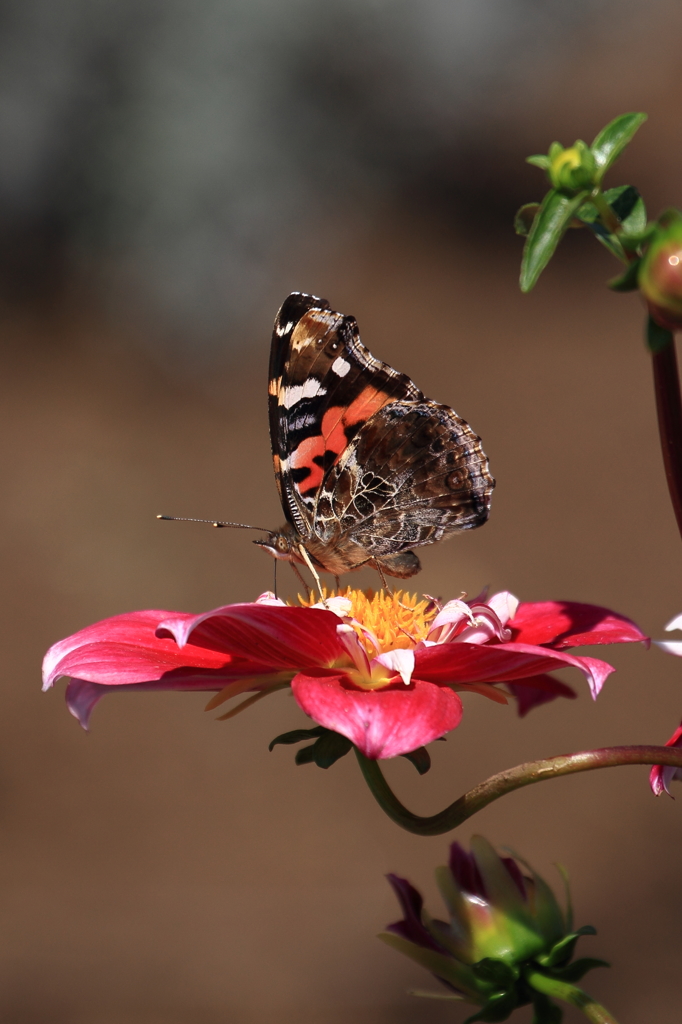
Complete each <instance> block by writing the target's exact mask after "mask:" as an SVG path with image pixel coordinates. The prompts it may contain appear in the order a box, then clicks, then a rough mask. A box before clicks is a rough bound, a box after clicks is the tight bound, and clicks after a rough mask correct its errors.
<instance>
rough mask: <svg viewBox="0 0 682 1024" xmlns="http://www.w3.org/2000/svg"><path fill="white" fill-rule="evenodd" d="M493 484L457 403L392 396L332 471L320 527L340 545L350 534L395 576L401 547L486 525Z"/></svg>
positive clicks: (318, 520) (318, 531) (317, 524)
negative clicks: (453, 405) (393, 399)
mask: <svg viewBox="0 0 682 1024" xmlns="http://www.w3.org/2000/svg"><path fill="white" fill-rule="evenodd" d="M494 485H495V481H494V480H493V478H492V477H491V475H490V471H489V468H488V460H487V458H486V456H485V453H484V452H483V449H482V447H481V441H480V438H479V437H478V436H477V435H476V434H475V433H474V431H473V430H472V429H471V427H470V426H469V425H468V423H466V421H465V420H463V419H462V418H461V417H460V416H458V415H457V413H456V412H454V410H453V409H450V408H449V407H448V406H446V405H439V404H437V403H436V402H431V401H429V400H428V399H423V400H421V401H400V402H394V403H392V404H390V405H387V406H385V407H384V408H382V409H381V410H379V411H378V412H377V413H375V414H374V416H372V417H371V419H369V420H368V421H367V422H366V423H365V424H364V426H363V428H362V429H361V430H360V431H359V433H358V434H357V435H356V436H355V438H354V439H353V441H352V442H351V444H350V445H349V446H348V448H347V449H346V451H345V452H344V453H343V455H342V457H341V458H340V459H339V461H338V462H337V463H336V464H335V465H334V466H333V467H332V468H331V469H330V471H329V473H328V474H327V476H326V478H325V481H324V486H323V488H322V490H321V493H320V496H319V499H318V502H317V509H316V516H315V520H314V526H315V532H316V534H317V535H318V536H319V537H320V539H321V540H322V541H323V543H327V544H333V543H335V544H336V545H337V546H341V547H342V546H343V539H342V538H343V537H347V538H348V540H349V541H350V542H352V545H353V546H354V547H355V546H358V547H359V548H361V549H363V550H364V551H366V552H367V553H368V556H369V557H370V558H372V559H373V560H374V561H378V562H379V563H380V564H381V561H382V559H387V562H386V563H385V565H384V567H385V568H386V570H387V571H388V572H389V574H391V575H393V573H392V572H391V568H390V566H391V559H392V558H393V557H394V556H396V555H398V554H400V553H401V552H405V551H409V550H410V549H412V548H415V547H420V546H422V545H425V544H434V543H435V542H436V541H439V540H442V539H443V538H444V537H447V536H449V535H451V534H453V533H458V532H459V531H461V530H471V529H473V528H475V527H477V526H481V525H482V524H483V523H484V522H485V521H486V519H487V518H488V513H489V510H490V499H491V495H492V490H493V487H494ZM338 531H341V534H342V538H340V539H337V540H334V537H335V534H338ZM339 541H340V543H339ZM399 561H400V560H398V562H396V563H395V564H399ZM406 564H410V563H409V562H408V563H406ZM412 564H414V565H415V566H416V568H415V569H414V570H413V571H414V572H416V571H418V568H419V563H418V561H417V560H416V559H414V560H413V562H412ZM396 574H397V575H402V573H396ZM411 574H412V573H411V572H406V573H405V575H411Z"/></svg>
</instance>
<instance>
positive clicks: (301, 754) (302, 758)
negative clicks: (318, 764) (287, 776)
mask: <svg viewBox="0 0 682 1024" xmlns="http://www.w3.org/2000/svg"><path fill="white" fill-rule="evenodd" d="M314 761H315V744H314V743H311V745H310V746H309V747H301V749H300V750H297V751H296V756H295V757H294V764H313V763H314Z"/></svg>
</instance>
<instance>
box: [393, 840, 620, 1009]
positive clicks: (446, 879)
mask: <svg viewBox="0 0 682 1024" xmlns="http://www.w3.org/2000/svg"><path fill="white" fill-rule="evenodd" d="M522 869H523V870H522ZM525 872H528V874H526V873H525ZM388 878H389V881H390V883H391V885H392V886H393V888H394V890H395V892H396V895H397V896H398V899H399V900H400V903H401V906H402V909H403V913H404V918H403V920H401V921H396V922H395V923H394V924H391V925H389V926H388V930H387V931H386V932H384V933H383V934H382V935H380V936H379V937H380V938H381V939H383V940H384V941H385V942H387V943H388V945H391V946H393V947H394V948H395V949H398V950H399V951H400V952H402V953H405V954H406V955H407V956H409V957H411V958H412V959H413V960H416V961H417V962H418V963H420V964H421V965H422V966H423V967H426V968H427V969H428V970H430V971H431V972H432V974H434V975H435V976H436V977H437V978H438V980H439V981H441V982H443V983H444V984H445V985H446V986H447V987H448V988H449V989H450V991H451V992H452V993H453V998H455V997H456V998H460V999H465V1000H466V1001H468V1002H470V1003H473V1004H475V1005H477V1006H479V1007H482V1008H483V1009H482V1010H481V1011H480V1015H479V1014H476V1016H475V1017H472V1018H471V1020H479V1019H480V1020H498V1021H502V1020H506V1019H507V1016H509V1014H511V1013H512V1012H513V1010H514V1009H516V1008H517V1007H518V1006H523V1005H525V1004H527V1003H533V1004H536V1003H537V1006H536V1010H537V1009H538V1007H539V1006H540V1005H542V1006H546V1001H547V996H546V988H547V985H548V984H549V985H550V986H551V984H553V983H558V982H562V981H563V982H568V983H571V984H572V983H573V982H574V981H576V980H578V979H579V978H580V977H582V975H583V974H584V973H585V972H586V971H587V970H589V969H590V968H591V967H596V966H599V965H602V964H603V961H598V960H591V959H590V960H582V961H580V960H578V961H574V962H573V963H570V961H571V958H572V956H573V951H574V948H575V944H576V942H577V939H578V937H579V936H580V935H581V934H594V929H593V928H590V927H586V928H581V929H580V930H579V931H577V932H574V931H573V924H572V920H571V910H570V906H569V908H568V909H567V910H566V911H563V910H562V909H561V907H560V905H559V903H558V901H557V899H556V897H555V896H554V893H553V892H552V890H551V889H550V888H549V886H548V885H547V883H546V882H545V881H544V880H543V879H542V878H540V876H539V875H538V874H536V872H534V871H533V870H532V868H530V867H528V865H526V864H525V862H522V861H519V859H518V858H512V857H500V856H499V855H498V854H497V853H496V852H495V850H494V849H493V847H492V846H491V845H490V843H489V842H488V841H487V840H486V839H484V838H483V837H482V836H474V837H473V838H472V840H471V852H470V853H467V852H466V851H465V850H463V849H462V847H461V846H460V845H459V843H453V844H452V847H451V848H450V863H449V864H448V865H447V867H442V868H438V869H437V871H436V881H437V883H438V887H439V889H440V892H441V895H442V897H443V900H444V902H445V905H446V907H447V910H448V916H449V921H441V920H437V919H434V918H432V917H431V916H430V915H429V914H428V912H427V911H426V910H425V909H424V906H423V900H422V897H421V895H420V894H419V893H418V892H417V890H416V889H414V888H413V887H412V886H411V885H410V883H409V882H408V881H406V880H405V879H403V878H398V877H397V876H395V875H389V876H388ZM534 979H535V980H534ZM538 979H540V987H538V986H537V985H536V982H537V980H538ZM491 1014H492V1015H491ZM542 1019H545V1018H544V1017H543V1018H542Z"/></svg>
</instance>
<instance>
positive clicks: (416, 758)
mask: <svg viewBox="0 0 682 1024" xmlns="http://www.w3.org/2000/svg"><path fill="white" fill-rule="evenodd" d="M400 756H401V757H404V758H405V759H406V760H407V761H409V762H410V763H411V764H413V765H414V766H415V768H416V769H417V771H418V772H419V774H420V775H426V773H427V772H428V771H429V769H430V767H431V755H430V754H429V752H428V750H427V749H426V747H417V749H416V750H411V751H410V753H409V754H401V755H400Z"/></svg>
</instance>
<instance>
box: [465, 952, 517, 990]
mask: <svg viewBox="0 0 682 1024" xmlns="http://www.w3.org/2000/svg"><path fill="white" fill-rule="evenodd" d="M471 969H472V971H473V972H474V974H475V975H476V977H477V978H478V979H479V980H480V981H487V982H489V983H490V984H491V985H494V987H495V988H498V989H508V988H511V987H512V986H513V985H514V983H515V982H516V980H517V979H518V976H519V972H518V970H514V968H513V967H510V966H509V964H505V963H503V961H502V960H495V959H494V958H493V957H489V956H487V957H484V959H483V960H479V961H478V963H477V964H473V965H472V967H471Z"/></svg>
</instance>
